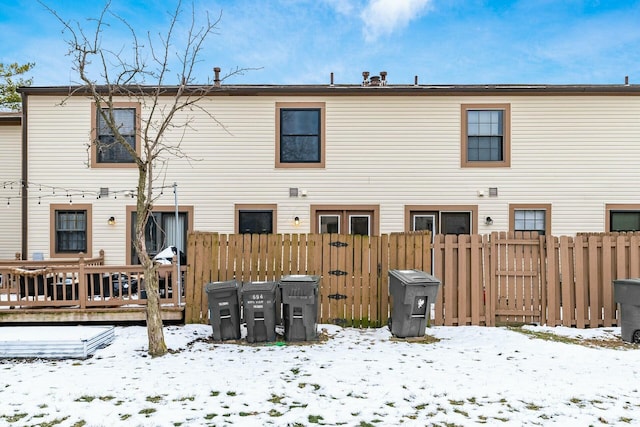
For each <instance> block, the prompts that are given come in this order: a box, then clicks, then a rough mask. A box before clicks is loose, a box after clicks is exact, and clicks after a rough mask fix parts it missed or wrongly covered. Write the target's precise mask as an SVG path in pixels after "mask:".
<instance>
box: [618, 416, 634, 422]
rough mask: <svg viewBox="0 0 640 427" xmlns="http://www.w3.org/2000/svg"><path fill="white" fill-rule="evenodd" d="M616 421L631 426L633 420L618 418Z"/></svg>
mask: <svg viewBox="0 0 640 427" xmlns="http://www.w3.org/2000/svg"><path fill="white" fill-rule="evenodd" d="M618 421H620V422H621V423H627V424H631V421H633V418H627V417H620V418H618Z"/></svg>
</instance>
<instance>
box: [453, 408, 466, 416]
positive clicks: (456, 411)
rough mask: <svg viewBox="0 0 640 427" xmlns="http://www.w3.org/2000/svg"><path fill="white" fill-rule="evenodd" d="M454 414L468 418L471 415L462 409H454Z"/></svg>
mask: <svg viewBox="0 0 640 427" xmlns="http://www.w3.org/2000/svg"><path fill="white" fill-rule="evenodd" d="M453 412H455V413H456V414H460V415H462V416H464V417H466V418H469V413H468V412H467V411H463V410H462V409H460V408H453Z"/></svg>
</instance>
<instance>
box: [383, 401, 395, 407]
mask: <svg viewBox="0 0 640 427" xmlns="http://www.w3.org/2000/svg"><path fill="white" fill-rule="evenodd" d="M385 405H387V406H388V407H390V408H393V407H394V406H395V405H396V404H395V403H393V402H386V403H385Z"/></svg>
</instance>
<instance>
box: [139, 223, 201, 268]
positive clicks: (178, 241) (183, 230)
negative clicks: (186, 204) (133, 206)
mask: <svg viewBox="0 0 640 427" xmlns="http://www.w3.org/2000/svg"><path fill="white" fill-rule="evenodd" d="M136 217H137V215H136V212H135V211H134V212H132V213H131V236H135V227H136ZM188 230H189V216H188V214H187V212H178V218H177V220H176V214H175V211H174V212H169V211H167V212H153V213H152V214H151V215H150V217H149V221H147V226H146V228H145V245H146V248H147V253H148V254H149V256H151V257H152V258H153V257H154V256H156V255H157V254H158V253H159V252H161V251H162V250H163V249H166V248H168V247H171V246H175V247H176V248H177V249H178V250H179V253H180V257H181V259H180V264H181V265H184V263H185V262H186V255H185V253H186V247H187V232H188ZM131 263H132V264H139V263H140V259H139V257H138V253H137V252H136V248H135V246H134V245H133V240H132V241H131Z"/></svg>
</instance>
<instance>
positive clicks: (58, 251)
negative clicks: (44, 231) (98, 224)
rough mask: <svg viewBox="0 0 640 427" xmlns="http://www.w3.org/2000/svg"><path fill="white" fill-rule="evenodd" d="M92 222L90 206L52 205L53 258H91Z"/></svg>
mask: <svg viewBox="0 0 640 427" xmlns="http://www.w3.org/2000/svg"><path fill="white" fill-rule="evenodd" d="M90 221H91V206H90V205H74V206H70V205H51V225H52V227H51V232H52V234H53V235H52V236H51V242H52V247H51V256H52V257H55V256H69V255H70V254H78V253H80V252H82V253H84V254H87V255H88V256H91V224H90Z"/></svg>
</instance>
